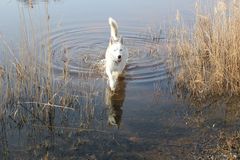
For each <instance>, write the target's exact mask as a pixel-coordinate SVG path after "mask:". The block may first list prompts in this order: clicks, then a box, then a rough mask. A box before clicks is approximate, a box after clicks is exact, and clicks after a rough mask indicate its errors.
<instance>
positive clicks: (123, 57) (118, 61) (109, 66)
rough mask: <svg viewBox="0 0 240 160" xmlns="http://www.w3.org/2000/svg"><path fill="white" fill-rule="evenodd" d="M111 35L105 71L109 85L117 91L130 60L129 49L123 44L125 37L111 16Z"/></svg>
mask: <svg viewBox="0 0 240 160" xmlns="http://www.w3.org/2000/svg"><path fill="white" fill-rule="evenodd" d="M108 21H109V25H110V31H111V37H110V40H109V45H108V48H107V50H106V54H105V66H106V68H105V72H106V74H107V76H108V83H109V87H110V89H111V90H112V91H115V89H116V85H117V81H118V77H119V76H120V75H122V73H123V70H124V68H125V66H126V64H127V60H128V50H127V48H126V47H125V46H124V44H123V38H122V37H121V36H119V35H118V24H117V22H116V21H115V20H114V19H113V18H111V17H110V18H109V19H108Z"/></svg>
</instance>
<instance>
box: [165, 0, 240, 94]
mask: <svg viewBox="0 0 240 160" xmlns="http://www.w3.org/2000/svg"><path fill="white" fill-rule="evenodd" d="M213 6H215V7H213V8H208V9H207V10H205V11H203V10H202V9H201V7H199V4H198V3H197V4H196V17H195V24H194V26H193V28H187V27H185V26H184V25H182V24H183V23H182V22H181V19H180V14H179V12H177V18H176V19H177V21H178V23H179V25H178V27H177V28H176V29H175V30H174V32H173V33H174V34H171V35H172V36H171V38H174V41H175V42H176V46H174V45H171V47H169V48H170V49H171V50H170V51H171V56H172V57H171V59H172V60H173V61H174V63H172V66H175V67H176V65H177V66H180V69H179V72H177V78H176V81H177V86H178V88H185V89H187V91H188V92H190V93H191V94H192V95H196V96H200V97H206V96H209V95H239V94H240V30H239V28H240V1H239V0H231V1H228V2H227V3H226V2H225V1H223V0H221V1H218V2H217V3H216V4H214V5H213ZM173 46H174V47H173ZM173 61H172V62H173Z"/></svg>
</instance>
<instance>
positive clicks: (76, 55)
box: [50, 23, 167, 83]
mask: <svg viewBox="0 0 240 160" xmlns="http://www.w3.org/2000/svg"><path fill="white" fill-rule="evenodd" d="M145 31H146V29H145V28H141V27H136V26H120V34H121V35H122V36H123V37H124V43H125V45H126V46H127V48H128V50H129V55H130V57H129V61H128V65H127V67H126V72H125V80H126V81H127V82H130V83H145V82H152V81H156V80H162V79H166V78H167V71H166V68H165V60H166V59H165V56H164V42H163V41H164V40H163V39H162V38H164V37H161V36H162V35H161V36H159V35H158V34H153V33H148V32H145ZM109 32H110V30H109V27H108V24H107V23H106V24H88V25H82V26H81V27H79V26H77V27H66V28H61V29H57V30H55V31H53V32H52V34H51V37H50V38H51V41H52V44H53V45H52V50H53V63H54V73H55V74H58V75H60V74H61V73H62V71H63V68H64V64H66V63H67V65H68V70H69V73H70V76H73V77H74V76H78V75H79V74H81V75H82V74H88V75H91V76H93V77H96V76H103V75H104V74H105V73H104V71H103V70H101V69H100V70H101V72H100V73H101V74H99V65H98V67H96V65H97V64H99V62H100V61H101V60H102V59H104V56H105V50H106V48H107V45H108V41H109V34H110V33H109ZM94 66H95V67H94Z"/></svg>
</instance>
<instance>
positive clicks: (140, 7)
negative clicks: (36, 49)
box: [0, 0, 239, 160]
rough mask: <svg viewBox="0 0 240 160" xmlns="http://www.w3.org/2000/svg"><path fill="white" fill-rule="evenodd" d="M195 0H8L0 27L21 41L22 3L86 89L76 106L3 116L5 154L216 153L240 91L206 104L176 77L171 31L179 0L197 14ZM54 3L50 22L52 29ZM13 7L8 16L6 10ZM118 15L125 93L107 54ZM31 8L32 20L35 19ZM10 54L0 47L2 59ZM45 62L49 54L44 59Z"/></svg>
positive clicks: (58, 59)
mask: <svg viewBox="0 0 240 160" xmlns="http://www.w3.org/2000/svg"><path fill="white" fill-rule="evenodd" d="M194 5H195V2H194V1H193V0H185V1H179V0H169V1H166V0H159V1H157V0H149V1H139V0H131V1H127V0H123V1H114V2H113V1H110V0H103V1H93V0H89V1H76V0H75V1H74V0H68V1H67V0H55V1H44V0H39V1H37V0H33V1H31V3H29V1H27V0H25V1H23V0H18V1H14V0H11V1H8V0H2V1H1V2H0V20H1V24H0V32H1V34H2V35H3V37H4V38H6V39H7V41H9V42H10V44H11V45H12V46H15V47H16V50H18V49H17V48H18V45H19V40H20V39H21V33H20V26H21V18H19V15H20V13H24V16H26V17H28V18H29V15H30V17H31V18H32V23H33V24H34V28H35V30H36V33H37V34H36V37H37V39H38V41H37V43H38V45H39V46H41V45H43V44H44V41H45V40H46V38H50V40H51V42H52V53H53V74H54V81H55V82H56V83H57V82H58V81H60V80H61V79H62V76H63V68H64V64H66V62H68V65H67V67H68V70H69V79H70V81H71V85H72V87H73V88H75V89H76V92H75V93H76V94H77V95H79V96H80V95H82V93H84V94H83V95H84V96H85V98H84V99H83V101H82V102H79V106H78V107H76V108H75V111H72V110H64V111H62V110H61V109H56V110H55V111H54V112H51V114H50V115H48V116H49V117H48V118H45V119H44V118H42V117H36V116H34V115H33V114H32V112H31V110H28V109H25V111H24V115H26V117H27V118H26V119H24V123H17V122H16V121H14V118H13V117H11V116H9V117H6V118H4V120H2V121H1V131H0V139H1V142H0V156H1V157H3V159H41V158H44V157H48V158H49V159H93V160H94V159H131V160H133V159H198V158H201V157H207V156H211V154H210V153H211V152H210V151H208V148H211V146H214V145H217V139H218V136H219V134H220V132H221V131H225V132H226V133H228V132H234V131H237V130H238V129H239V113H238V108H239V101H238V100H237V99H234V98H233V99H227V100H226V99H222V100H221V99H217V100H213V101H209V103H207V104H206V105H204V106H197V105H196V104H194V105H192V103H191V102H190V100H187V99H183V98H181V97H179V96H178V95H177V94H176V93H175V92H174V90H173V88H174V87H173V85H172V84H171V83H170V82H171V81H170V78H169V72H168V70H167V66H166V60H167V56H166V55H167V40H166V39H167V32H168V29H169V25H170V24H173V23H175V14H176V10H177V9H179V11H180V12H181V14H182V16H183V17H184V19H186V21H187V22H189V23H192V22H193V20H194V18H193V17H194V10H193V8H194ZM46 12H48V13H47V16H48V19H49V21H48V22H49V23H50V26H51V30H50V32H49V34H47V32H46V31H45V30H44V28H45V22H46V21H44V17H45V16H46ZM6 15H7V16H6ZM109 16H111V17H114V18H115V19H116V20H117V21H118V23H119V29H120V34H121V35H123V37H124V43H125V44H126V46H127V48H128V49H129V54H130V57H129V63H128V65H127V68H126V72H125V76H124V77H123V78H121V79H120V82H119V85H118V87H117V91H116V93H114V94H112V93H111V91H110V90H109V89H108V87H107V78H106V76H105V74H104V72H103V70H102V69H101V67H99V66H98V65H96V64H98V62H99V61H100V60H101V59H103V58H104V54H105V50H106V47H107V45H108V41H109V26H108V21H107V20H108V17H109ZM28 18H27V20H26V25H27V26H28V25H30V23H29V21H28ZM5 58H6V57H5V56H4V55H3V54H1V55H0V62H1V63H4V59H5ZM41 63H45V62H44V61H43V62H41Z"/></svg>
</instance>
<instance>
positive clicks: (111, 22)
mask: <svg viewBox="0 0 240 160" xmlns="http://www.w3.org/2000/svg"><path fill="white" fill-rule="evenodd" d="M108 22H109V25H110V28H111V37H112V38H113V40H117V39H118V25H117V22H116V21H115V20H114V19H113V18H112V17H109V19H108Z"/></svg>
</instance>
